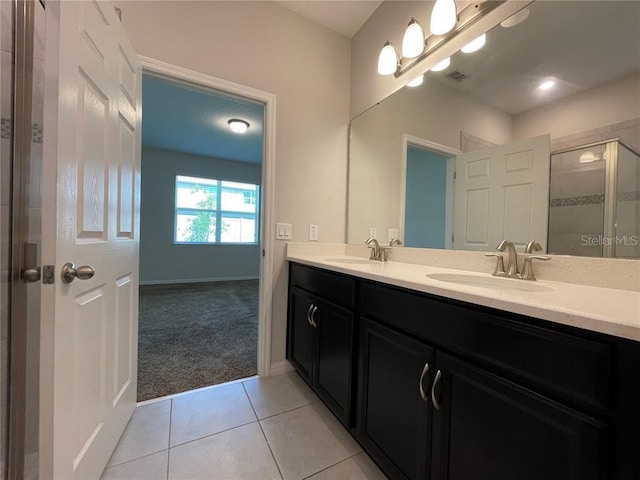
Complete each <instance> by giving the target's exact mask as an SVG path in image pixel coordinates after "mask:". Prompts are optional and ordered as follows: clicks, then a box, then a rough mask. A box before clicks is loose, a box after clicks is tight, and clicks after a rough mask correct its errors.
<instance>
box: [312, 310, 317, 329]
mask: <svg viewBox="0 0 640 480" xmlns="http://www.w3.org/2000/svg"><path fill="white" fill-rule="evenodd" d="M317 311H318V307H317V306H315V307H313V311H312V312H311V324H312V325H313V326H314V327H317V326H318V325H316V312H317Z"/></svg>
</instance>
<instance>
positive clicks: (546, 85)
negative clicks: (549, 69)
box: [538, 80, 556, 90]
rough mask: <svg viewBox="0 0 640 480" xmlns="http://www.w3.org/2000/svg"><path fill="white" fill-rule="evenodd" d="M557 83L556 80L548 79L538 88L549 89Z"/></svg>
mask: <svg viewBox="0 0 640 480" xmlns="http://www.w3.org/2000/svg"><path fill="white" fill-rule="evenodd" d="M555 84H556V82H554V81H553V80H547V81H546V82H542V83H541V84H540V86H539V87H538V88H539V89H540V90H549V89H550V88H552V87H553V86H554V85H555Z"/></svg>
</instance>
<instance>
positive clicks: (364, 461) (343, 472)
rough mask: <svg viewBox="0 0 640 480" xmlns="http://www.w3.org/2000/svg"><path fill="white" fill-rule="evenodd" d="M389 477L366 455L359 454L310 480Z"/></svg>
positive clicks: (364, 479)
mask: <svg viewBox="0 0 640 480" xmlns="http://www.w3.org/2000/svg"><path fill="white" fill-rule="evenodd" d="M386 478H387V476H386V475H385V474H384V473H382V472H381V471H380V469H379V468H378V466H377V465H376V464H375V463H374V462H373V460H371V459H370V458H369V456H368V455H367V454H366V453H364V452H363V453H359V454H358V455H354V456H353V457H351V458H349V459H347V460H345V461H344V462H340V463H339V464H337V465H334V466H333V467H329V468H327V469H326V470H323V471H321V472H320V473H317V474H315V475H313V476H311V477H309V478H308V480H386Z"/></svg>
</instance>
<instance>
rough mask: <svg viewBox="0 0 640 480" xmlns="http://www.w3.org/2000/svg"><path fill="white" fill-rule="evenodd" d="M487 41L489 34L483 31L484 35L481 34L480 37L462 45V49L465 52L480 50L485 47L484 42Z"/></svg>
mask: <svg viewBox="0 0 640 480" xmlns="http://www.w3.org/2000/svg"><path fill="white" fill-rule="evenodd" d="M485 43H487V34H486V33H483V34H482V35H480V36H479V37H477V38H475V39H473V40H471V41H470V42H469V43H467V44H466V45H465V46H464V47H462V48H461V49H460V50H461V51H462V52H463V53H473V52H477V51H478V50H480V49H481V48H482V47H484V44H485Z"/></svg>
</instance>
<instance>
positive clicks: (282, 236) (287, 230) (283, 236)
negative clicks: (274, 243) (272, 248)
mask: <svg viewBox="0 0 640 480" xmlns="http://www.w3.org/2000/svg"><path fill="white" fill-rule="evenodd" d="M276 240H291V224H290V223H276Z"/></svg>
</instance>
